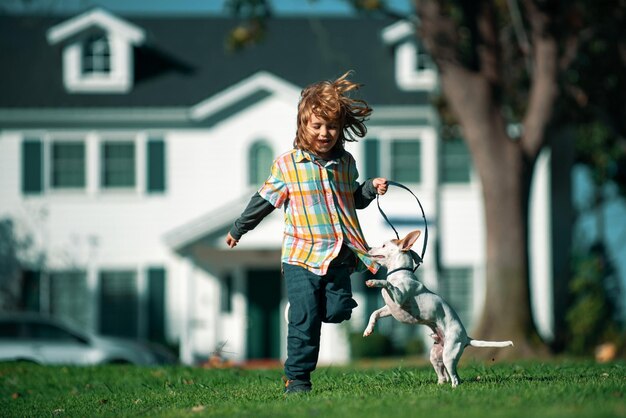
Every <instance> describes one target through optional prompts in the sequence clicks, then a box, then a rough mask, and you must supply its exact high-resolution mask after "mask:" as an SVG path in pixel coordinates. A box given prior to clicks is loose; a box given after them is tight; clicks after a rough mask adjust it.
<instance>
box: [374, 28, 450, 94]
mask: <svg viewBox="0 0 626 418" xmlns="http://www.w3.org/2000/svg"><path fill="white" fill-rule="evenodd" d="M382 37H383V41H384V42H385V43H386V44H388V45H391V46H392V47H393V48H394V64H395V77H396V84H397V85H398V87H399V88H400V90H404V91H421V90H425V91H430V90H433V89H435V88H436V87H437V82H438V79H437V69H436V68H435V64H434V63H433V61H432V59H431V58H430V56H429V55H428V54H427V53H426V50H425V49H424V46H423V45H421V43H420V42H419V40H418V39H417V38H416V36H415V28H414V26H413V24H412V23H410V22H408V21H406V20H401V21H399V22H397V23H394V24H393V25H391V26H388V27H387V28H385V30H383V33H382Z"/></svg>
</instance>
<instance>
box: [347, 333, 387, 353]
mask: <svg viewBox="0 0 626 418" xmlns="http://www.w3.org/2000/svg"><path fill="white" fill-rule="evenodd" d="M350 350H351V352H352V358H353V359H362V358H373V357H385V356H390V355H392V354H393V345H392V343H391V339H390V338H389V337H387V336H386V335H383V334H379V333H374V334H372V335H370V336H369V337H367V338H364V337H363V335H362V334H360V333H356V332H355V333H351V334H350Z"/></svg>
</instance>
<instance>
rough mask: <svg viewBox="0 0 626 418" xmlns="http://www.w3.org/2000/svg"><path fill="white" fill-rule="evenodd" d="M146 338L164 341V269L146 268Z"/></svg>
mask: <svg viewBox="0 0 626 418" xmlns="http://www.w3.org/2000/svg"><path fill="white" fill-rule="evenodd" d="M148 339H149V340H150V341H156V342H165V269H164V268H161V267H151V268H149V269H148Z"/></svg>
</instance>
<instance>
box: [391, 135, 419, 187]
mask: <svg viewBox="0 0 626 418" xmlns="http://www.w3.org/2000/svg"><path fill="white" fill-rule="evenodd" d="M420 159H421V143H420V142H419V141H393V142H392V143H391V179H392V180H395V181H397V182H400V183H419V182H420V181H421V180H422V175H421V164H420Z"/></svg>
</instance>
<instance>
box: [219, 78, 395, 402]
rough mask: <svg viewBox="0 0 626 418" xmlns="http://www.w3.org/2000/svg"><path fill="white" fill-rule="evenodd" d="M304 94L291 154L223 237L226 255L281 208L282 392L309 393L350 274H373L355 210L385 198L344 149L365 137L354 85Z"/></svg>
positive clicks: (344, 306)
mask: <svg viewBox="0 0 626 418" xmlns="http://www.w3.org/2000/svg"><path fill="white" fill-rule="evenodd" d="M349 75H350V72H347V73H345V74H344V75H343V76H341V77H339V78H338V79H337V80H335V81H322V82H318V83H315V84H312V85H310V86H309V87H307V88H305V89H304V90H303V91H302V93H301V96H300V101H299V104H298V120H297V132H296V138H295V140H294V144H293V145H294V148H293V149H292V150H290V151H288V152H286V153H284V154H283V155H281V156H279V157H278V158H277V159H276V160H275V161H274V163H273V165H272V168H271V174H270V176H269V178H268V179H267V180H266V181H265V184H263V186H261V188H260V189H259V191H258V193H256V194H255V195H254V196H253V197H252V199H251V200H250V203H249V204H248V206H247V208H246V209H245V210H244V212H243V213H242V214H241V216H240V217H239V219H237V221H235V224H234V225H233V227H232V228H231V230H230V232H229V233H228V235H227V237H226V243H227V244H228V246H229V247H230V248H232V247H234V246H235V245H237V242H238V241H239V239H240V238H241V236H242V235H243V234H245V233H246V232H248V231H250V230H251V229H253V228H254V227H256V226H257V225H258V224H259V223H260V222H261V220H262V219H263V218H264V217H265V216H267V215H268V214H269V213H270V212H272V210H274V209H275V208H279V207H281V206H282V207H284V211H285V230H284V238H283V247H282V256H281V262H282V271H283V276H284V278H285V282H286V287H287V298H288V300H289V303H290V308H289V315H288V317H289V318H288V319H289V325H288V333H287V360H286V362H285V375H286V378H287V381H286V384H285V392H286V393H293V392H308V391H310V390H311V372H312V371H313V370H315V367H316V365H317V360H318V354H319V349H320V331H321V325H322V322H329V323H340V322H343V321H344V320H347V319H350V316H351V314H352V309H353V308H355V307H356V306H357V304H356V302H355V301H354V299H352V287H351V284H350V275H351V274H352V272H354V270H355V268H357V267H358V266H359V265H360V266H361V267H365V268H367V269H368V270H370V271H371V272H372V273H375V272H376V271H377V269H378V264H376V263H375V262H374V260H372V258H371V257H370V256H369V255H368V254H367V250H368V246H367V243H366V241H365V238H364V237H363V232H362V231H361V226H360V224H359V220H358V218H357V214H356V209H363V208H365V207H367V205H369V203H370V202H371V201H372V200H373V199H374V198H375V197H376V194H381V195H382V194H385V193H386V191H387V180H386V179H384V178H375V179H373V180H371V179H370V180H366V181H365V182H364V183H362V184H359V183H358V182H357V177H358V173H357V169H356V163H355V161H354V158H353V157H352V155H350V153H348V152H347V151H346V150H345V149H344V143H345V142H346V141H348V142H353V141H356V140H357V139H356V138H355V136H357V137H360V138H362V137H364V136H365V134H366V133H367V128H366V127H365V123H364V122H365V120H366V119H367V117H368V116H369V115H370V114H371V113H372V109H371V108H370V107H369V106H368V105H367V103H366V102H364V101H363V100H357V99H352V98H350V97H349V93H350V92H352V91H355V90H358V89H359V87H360V85H359V84H357V83H354V82H352V81H349V80H348V76H349Z"/></svg>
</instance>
